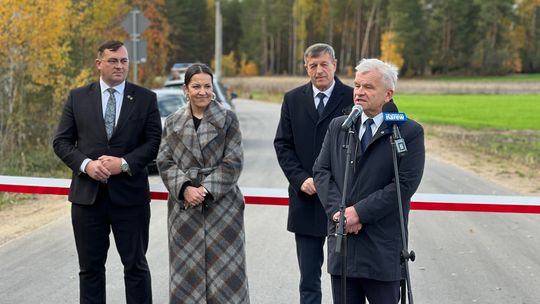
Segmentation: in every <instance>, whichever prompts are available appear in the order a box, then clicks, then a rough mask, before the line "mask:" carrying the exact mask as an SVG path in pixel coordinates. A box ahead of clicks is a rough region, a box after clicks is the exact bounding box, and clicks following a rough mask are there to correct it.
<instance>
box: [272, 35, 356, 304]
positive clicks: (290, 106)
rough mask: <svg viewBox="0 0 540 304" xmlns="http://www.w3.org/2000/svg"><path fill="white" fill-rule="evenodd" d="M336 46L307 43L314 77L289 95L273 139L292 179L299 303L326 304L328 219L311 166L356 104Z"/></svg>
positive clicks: (308, 66)
mask: <svg viewBox="0 0 540 304" xmlns="http://www.w3.org/2000/svg"><path fill="white" fill-rule="evenodd" d="M336 63H337V60H336V57H335V52H334V49H333V48H332V47H331V46H330V45H328V44H324V43H317V44H314V45H312V46H310V47H308V48H307V49H306V51H305V53H304V66H305V68H306V71H307V74H308V75H309V77H310V79H311V81H310V82H309V83H307V84H305V85H303V86H300V87H298V88H295V89H293V90H292V91H290V92H287V93H286V94H285V97H284V100H283V105H282V107H281V119H280V121H279V125H278V128H277V132H276V137H275V139H274V147H275V149H276V154H277V158H278V161H279V165H280V166H281V169H282V170H283V172H284V173H285V176H286V177H287V179H288V180H289V217H288V223H287V230H289V231H291V232H293V233H295V240H296V253H297V257H298V265H299V268H300V303H321V297H322V295H321V267H322V264H323V261H324V252H323V251H324V250H323V246H324V242H325V238H326V231H327V230H326V223H327V218H326V214H325V212H324V209H323V207H322V205H321V202H320V201H319V198H318V197H317V189H316V188H315V184H314V183H313V177H312V176H313V174H312V168H313V163H314V162H315V159H316V158H317V155H318V154H319V151H320V149H321V145H322V142H323V139H324V135H325V134H326V130H327V129H328V124H329V123H330V121H331V120H332V119H333V118H335V117H338V116H341V115H344V114H346V113H347V112H348V111H350V109H351V107H352V88H351V87H349V86H346V85H344V84H343V83H342V82H341V81H340V80H339V79H338V78H337V77H335V76H334V74H335V72H336Z"/></svg>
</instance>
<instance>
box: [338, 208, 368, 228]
mask: <svg viewBox="0 0 540 304" xmlns="http://www.w3.org/2000/svg"><path fill="white" fill-rule="evenodd" d="M340 214H341V213H340V212H339V211H338V212H336V213H335V214H334V216H333V217H332V219H333V220H334V222H338V221H339V216H340ZM345 220H346V221H345V230H346V231H347V233H353V234H358V232H360V230H362V223H360V217H358V213H356V209H354V207H347V208H345Z"/></svg>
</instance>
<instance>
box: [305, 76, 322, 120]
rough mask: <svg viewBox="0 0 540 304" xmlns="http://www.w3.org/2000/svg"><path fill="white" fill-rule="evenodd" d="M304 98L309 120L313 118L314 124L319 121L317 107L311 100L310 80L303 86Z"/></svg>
mask: <svg viewBox="0 0 540 304" xmlns="http://www.w3.org/2000/svg"><path fill="white" fill-rule="evenodd" d="M303 93H304V96H305V97H304V100H305V101H306V103H307V107H306V108H307V112H308V114H309V117H310V118H311V120H313V123H314V124H317V122H318V121H319V113H318V112H317V109H316V108H315V101H314V100H313V88H312V87H311V82H309V83H308V84H306V85H305V86H304V90H303Z"/></svg>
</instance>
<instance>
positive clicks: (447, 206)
mask: <svg viewBox="0 0 540 304" xmlns="http://www.w3.org/2000/svg"><path fill="white" fill-rule="evenodd" d="M411 209H414V210H432V211H469V212H505V213H540V206H531V205H510V204H508V205H506V204H505V205H501V204H477V203H448V202H411Z"/></svg>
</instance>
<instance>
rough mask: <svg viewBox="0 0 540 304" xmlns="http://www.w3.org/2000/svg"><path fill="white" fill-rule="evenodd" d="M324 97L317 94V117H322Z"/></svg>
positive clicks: (321, 94) (322, 94)
mask: <svg viewBox="0 0 540 304" xmlns="http://www.w3.org/2000/svg"><path fill="white" fill-rule="evenodd" d="M325 97H326V95H324V93H322V92H321V93H319V94H317V98H319V104H318V105H317V112H319V117H321V116H322V113H323V112H324V98H325Z"/></svg>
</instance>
